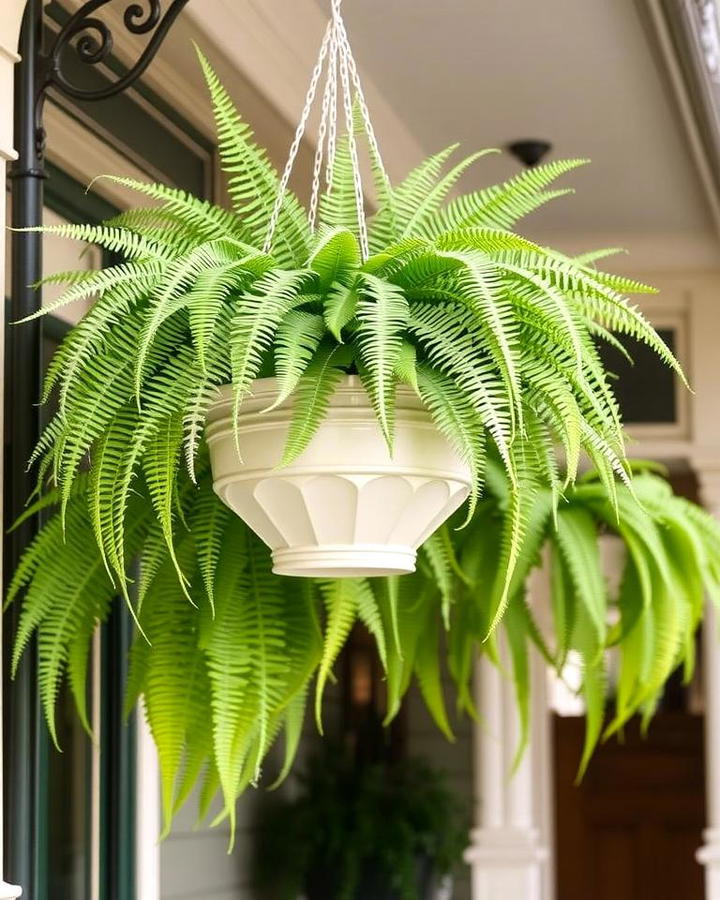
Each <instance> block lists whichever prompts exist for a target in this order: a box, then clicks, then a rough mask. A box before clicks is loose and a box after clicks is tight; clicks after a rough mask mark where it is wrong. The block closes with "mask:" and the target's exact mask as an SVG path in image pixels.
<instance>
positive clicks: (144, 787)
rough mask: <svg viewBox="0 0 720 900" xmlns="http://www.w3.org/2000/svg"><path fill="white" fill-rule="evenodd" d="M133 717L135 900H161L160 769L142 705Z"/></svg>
mask: <svg viewBox="0 0 720 900" xmlns="http://www.w3.org/2000/svg"><path fill="white" fill-rule="evenodd" d="M136 715H137V777H136V785H135V790H136V794H135V796H136V802H135V809H136V813H135V815H136V822H135V896H136V900H160V874H161V873H160V842H159V835H160V832H161V831H162V820H161V813H160V767H159V764H158V755H157V750H156V748H155V743H154V741H153V739H152V735H151V734H150V728H149V726H148V724H147V720H146V718H145V711H144V709H143V708H142V704H140V705H139V706H138V710H137V713H136ZM0 900H1V898H0Z"/></svg>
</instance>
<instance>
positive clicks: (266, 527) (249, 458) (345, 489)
mask: <svg viewBox="0 0 720 900" xmlns="http://www.w3.org/2000/svg"><path fill="white" fill-rule="evenodd" d="M278 393H279V386H278V381H277V379H276V378H262V379H259V380H257V381H255V383H254V386H253V390H252V393H251V395H250V396H249V397H248V398H246V399H245V400H244V401H243V403H242V405H241V406H240V409H239V413H238V430H237V439H236V434H235V429H234V427H233V393H232V388H231V386H230V385H228V386H226V387H224V388H222V389H221V391H220V394H219V397H218V400H217V401H216V402H215V403H214V404H213V406H212V407H211V408H210V411H209V415H208V429H207V441H208V445H209V448H210V459H211V463H212V470H213V479H214V481H213V484H214V488H215V492H216V493H217V494H218V496H219V497H220V498H221V499H222V500H223V502H224V503H226V504H227V505H228V506H229V507H230V508H231V509H232V510H233V511H234V512H236V513H237V514H238V515H239V516H240V518H242V519H243V520H244V521H245V522H246V523H247V524H248V525H249V526H250V527H251V528H252V529H253V531H255V532H256V534H258V535H259V537H260V538H262V540H263V541H265V543H266V544H267V545H268V546H269V547H270V548H271V549H272V551H273V571H274V572H275V573H276V574H278V575H301V576H316V577H327V578H334V577H342V576H361V575H365V576H373V575H399V574H403V573H406V572H412V571H414V570H415V553H416V551H417V548H418V547H419V546H420V545H421V544H422V543H423V542H424V541H425V540H426V539H427V538H428V537H429V536H430V534H432V532H433V531H434V530H435V529H436V528H438V526H439V525H441V524H442V523H443V522H444V521H445V520H446V519H447V518H448V516H450V515H451V514H452V513H453V512H454V511H455V510H456V509H457V508H458V507H459V506H460V505H461V504H462V502H463V501H464V500H465V499H466V498H467V496H468V494H469V492H470V485H471V472H470V468H469V466H468V465H467V464H466V463H465V462H463V460H462V459H461V458H460V456H459V455H458V453H457V452H456V451H455V450H454V449H453V447H452V446H451V444H450V442H449V441H448V440H447V439H446V438H444V437H443V435H442V434H441V433H440V432H439V431H438V429H437V426H436V425H435V424H434V423H433V421H432V419H431V416H430V413H429V412H428V411H427V410H426V409H425V408H424V406H423V405H422V403H421V401H420V400H419V399H418V396H417V394H416V393H415V392H414V391H412V390H411V389H409V388H400V389H399V390H398V391H397V398H396V406H395V439H394V448H393V454H392V456H391V454H390V451H389V449H388V446H387V442H386V440H385V438H384V436H383V434H382V432H381V430H380V427H379V425H378V421H377V416H376V414H375V412H374V410H373V407H372V404H371V402H370V399H369V397H368V395H367V392H366V391H365V389H364V387H363V386H362V384H361V383H360V380H359V379H358V378H357V376H354V375H347V376H344V377H343V379H342V381H341V382H340V384H339V385H338V387H337V388H336V390H335V393H334V394H333V396H332V398H331V399H330V405H329V407H328V411H327V415H326V417H325V419H324V421H323V422H322V424H321V425H320V427H319V429H318V431H317V432H316V433H315V435H314V437H313V439H312V441H311V442H310V444H309V445H308V447H307V448H306V449H305V450H304V451H303V453H301V454H300V456H298V457H297V458H296V459H295V460H294V461H293V462H292V463H291V464H290V465H285V466H282V465H281V463H282V459H283V455H284V453H285V448H286V446H287V444H288V434H289V430H290V426H291V422H292V412H293V401H292V398H290V399H287V400H285V401H283V402H282V403H280V404H279V405H277V406H275V407H274V408H272V409H269V407H271V406H272V405H273V403H274V402H275V400H276V398H277V396H278ZM238 446H239V447H240V452H238ZM241 454H242V456H241Z"/></svg>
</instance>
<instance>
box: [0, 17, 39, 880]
mask: <svg viewBox="0 0 720 900" xmlns="http://www.w3.org/2000/svg"><path fill="white" fill-rule="evenodd" d="M41 42H42V0H28V4H27V7H26V9H25V16H24V20H23V25H22V30H21V34H20V53H21V55H22V59H23V63H22V64H20V65H19V66H18V71H17V76H16V80H15V147H16V149H17V153H18V158H17V161H16V162H15V164H14V165H13V167H12V169H11V173H10V176H11V179H12V185H11V198H12V199H11V202H12V212H11V224H12V226H13V228H28V227H34V226H37V225H40V224H41V223H42V209H43V180H44V177H45V176H44V172H43V165H42V147H41V146H39V145H38V144H39V141H40V140H41V139H42V136H41V134H40V133H39V132H38V129H37V114H38V110H37V103H38V97H39V84H38V79H39V72H38V66H37V65H36V64H35V62H34V61H35V60H37V59H39V58H40V54H41V52H42V46H41ZM11 259H12V262H11V268H12V288H11V295H10V320H11V322H12V321H17V320H18V319H21V318H23V317H25V316H27V315H30V314H31V313H32V312H34V311H35V310H36V309H37V308H38V306H39V304H40V302H41V298H40V292H39V291H37V290H35V289H33V287H32V285H33V284H34V283H35V282H36V281H37V280H38V279H39V278H40V277H41V275H42V239H41V235H40V234H37V233H27V234H16V235H14V237H13V240H12V257H11ZM11 328H12V332H11V339H10V340H8V347H7V353H8V363H9V365H8V369H7V376H8V383H7V395H6V403H5V429H6V434H7V435H9V436H10V438H11V439H10V440H9V441H7V442H6V451H5V452H6V460H5V466H6V469H5V471H6V473H7V476H8V477H7V479H6V495H5V507H4V509H5V525H6V528H7V527H8V526H9V525H10V524H12V522H14V521H15V519H16V518H17V517H18V516H19V515H20V513H21V512H22V510H23V508H24V507H25V504H26V502H27V498H28V496H29V495H30V492H31V491H32V487H33V486H32V481H31V476H30V474H29V473H28V472H27V471H26V466H27V460H28V459H29V455H30V454H31V453H32V450H33V448H34V446H35V444H36V443H37V440H38V438H39V436H40V409H39V406H38V398H39V396H40V382H41V377H42V373H41V349H42V344H41V341H42V327H41V324H40V322H39V321H34V322H31V323H28V324H27V325H25V326H22V327H14V326H11ZM36 528H37V524H36V523H35V522H32V521H28V522H26V523H25V524H24V525H22V526H21V527H20V528H18V529H17V530H16V531H14V532H12V533H11V534H9V535H8V536H7V539H6V542H5V559H4V571H5V572H6V573H7V575H8V577H9V575H10V573H12V572H13V570H14V569H15V566H16V565H17V563H18V560H19V559H20V555H21V553H22V551H23V549H24V548H25V547H26V546H27V545H28V543H29V542H30V541H31V540H32V538H33V535H34V534H35V531H36ZM18 615H19V608H18V607H15V608H13V609H11V610H10V612H9V615H8V621H7V623H6V628H5V634H6V635H7V637H8V639H9V640H8V641H7V644H9V642H10V640H11V639H12V636H13V635H14V633H15V626H16V621H17V618H18ZM7 644H6V651H8V650H9V649H10V648H9V646H7ZM5 658H6V659H9V656H8V655H6V657H5ZM6 675H7V673H6ZM5 698H6V700H5V710H6V722H7V723H8V726H9V727H6V729H5V774H6V777H5V793H6V803H7V807H6V808H7V809H8V810H12V811H13V817H14V821H12V822H11V823H9V825H10V827H6V828H5V875H6V878H7V879H8V880H9V881H10V882H12V883H15V884H20V885H22V886H23V892H24V895H25V896H26V897H35V896H36V884H35V876H36V872H35V866H34V860H35V854H34V853H33V850H32V848H33V845H34V843H35V839H36V835H37V827H36V826H37V818H38V812H39V811H38V809H37V801H38V796H37V795H36V783H35V778H34V772H35V770H36V768H35V753H36V751H37V748H38V741H37V726H38V716H37V692H36V689H35V653H34V648H29V652H28V653H27V654H26V655H25V656H24V658H23V660H22V662H21V664H20V668H19V669H18V672H17V675H16V677H15V680H14V682H13V684H12V685H11V686H8V689H7V690H6V692H5Z"/></svg>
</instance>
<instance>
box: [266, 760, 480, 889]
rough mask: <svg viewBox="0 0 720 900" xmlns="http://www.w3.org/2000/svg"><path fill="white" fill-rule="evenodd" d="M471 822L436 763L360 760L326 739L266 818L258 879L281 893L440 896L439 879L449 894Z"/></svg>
mask: <svg viewBox="0 0 720 900" xmlns="http://www.w3.org/2000/svg"><path fill="white" fill-rule="evenodd" d="M468 824H469V823H468V818H467V815H466V814H464V813H463V810H462V806H461V804H460V803H459V801H458V800H457V799H456V798H455V797H454V796H453V794H452V792H451V791H450V790H449V788H448V787H447V784H446V779H445V777H444V775H443V774H442V773H441V772H439V771H438V770H437V769H436V768H434V767H433V766H431V765H429V764H427V763H425V762H423V761H421V760H412V759H410V760H403V761H396V762H394V763H387V762H382V761H378V760H376V761H375V762H373V763H365V764H364V765H363V764H361V765H358V764H357V761H356V760H355V759H354V758H353V756H352V755H351V754H348V753H347V752H343V750H342V748H340V747H336V746H333V745H329V746H328V748H327V749H326V751H325V752H323V753H322V754H321V755H320V756H318V757H317V758H315V759H314V760H312V761H311V763H310V764H309V765H308V766H307V768H306V770H305V772H304V773H303V774H302V775H300V777H299V789H298V790H297V792H296V793H295V796H294V797H293V799H292V800H287V801H284V802H281V801H279V802H276V803H274V804H271V805H270V806H269V808H268V810H267V812H266V814H265V816H264V817H263V820H262V822H261V826H260V828H259V831H258V836H257V852H258V860H259V862H258V869H259V886H261V887H262V889H263V890H264V891H267V892H268V894H267V896H272V897H273V898H276V900H294V898H296V897H298V896H299V895H301V894H302V895H304V896H305V897H306V898H307V900H436V898H437V897H439V896H440V893H439V892H440V890H441V885H442V886H443V889H442V895H443V896H445V897H448V896H449V892H448V891H449V888H448V887H447V883H448V881H449V877H450V875H451V873H452V871H453V869H454V868H455V866H456V865H457V864H459V863H460V861H461V859H462V852H463V850H464V849H465V846H466V844H467V831H468Z"/></svg>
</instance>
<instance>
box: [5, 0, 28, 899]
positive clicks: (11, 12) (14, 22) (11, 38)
mask: <svg viewBox="0 0 720 900" xmlns="http://www.w3.org/2000/svg"><path fill="white" fill-rule="evenodd" d="M24 8H25V0H2V3H1V4H0V175H1V176H2V180H1V185H2V194H3V195H2V198H0V232H2V238H3V240H2V249H1V250H0V286H1V287H2V291H3V296H4V295H5V294H4V292H5V205H6V203H5V201H6V197H7V194H6V191H5V167H6V164H7V163H8V162H9V161H10V160H13V159H15V151H14V150H13V70H14V66H15V63H16V62H18V61H19V59H20V57H19V56H18V55H17V52H16V51H17V46H18V38H19V35H20V20H21V19H22V14H23V9H24ZM4 318H5V305H4V304H2V305H1V306H0V388H2V389H3V394H4V376H3V373H4V371H5V365H4V347H3V334H4V333H5V323H4ZM0 434H2V404H0ZM1 454H2V451H1V450H0V455H1ZM0 461H1V460H0ZM1 496H2V466H1V465H0V497H1ZM0 512H2V500H1V499H0ZM1 518H2V517H1V516H0V519H1ZM1 570H2V561H0V575H1V574H2V571H1ZM2 665H3V662H2V622H0V671H2ZM1 747H2V695H1V693H0V748H1ZM2 782H3V772H2V766H0V900H15V898H16V897H19V896H20V894H21V893H22V889H21V888H19V887H17V886H16V885H13V884H7V882H6V881H5V880H4V879H3V840H2V838H3V821H2Z"/></svg>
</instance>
